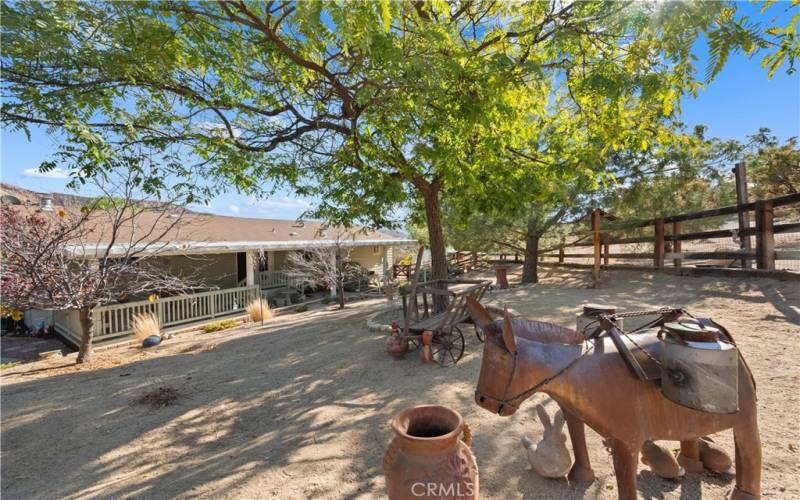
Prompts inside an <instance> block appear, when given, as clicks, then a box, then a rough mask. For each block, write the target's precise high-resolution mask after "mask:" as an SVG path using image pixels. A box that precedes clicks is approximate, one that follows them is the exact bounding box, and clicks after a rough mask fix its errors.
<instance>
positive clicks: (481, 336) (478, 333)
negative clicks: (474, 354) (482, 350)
mask: <svg viewBox="0 0 800 500" xmlns="http://www.w3.org/2000/svg"><path fill="white" fill-rule="evenodd" d="M472 326H473V327H474V328H475V336H476V337H478V340H479V341H481V342H483V341H484V340H486V335H484V333H483V328H481V327H479V326H478V325H475V324H473V325H472Z"/></svg>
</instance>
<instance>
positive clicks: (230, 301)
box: [54, 286, 259, 343]
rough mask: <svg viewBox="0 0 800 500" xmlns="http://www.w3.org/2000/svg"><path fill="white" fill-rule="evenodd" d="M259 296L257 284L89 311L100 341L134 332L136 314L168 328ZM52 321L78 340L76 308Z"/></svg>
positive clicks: (238, 307) (238, 308)
mask: <svg viewBox="0 0 800 500" xmlns="http://www.w3.org/2000/svg"><path fill="white" fill-rule="evenodd" d="M258 295H259V289H258V287H255V286H250V287H239V288H228V289H225V290H215V291H211V292H203V293H193V294H189V295H178V296H175V297H167V298H163V299H158V300H155V301H153V302H151V301H149V300H140V301H137V302H127V303H124V304H113V305H108V306H101V307H96V308H94V309H93V310H92V314H93V315H94V339H95V340H98V341H100V340H107V339H111V338H116V337H122V336H125V335H130V334H131V333H132V331H133V330H132V328H131V327H132V323H133V316H134V315H136V314H144V313H154V314H155V315H156V316H157V317H158V320H159V322H160V323H161V327H162V328H169V327H171V326H178V325H183V324H188V323H194V322H197V321H202V320H205V319H214V318H220V317H224V316H229V315H232V314H236V313H242V312H243V311H244V308H245V307H246V306H247V304H248V303H249V302H250V301H252V300H253V299H255V298H256V297H258ZM54 323H55V327H56V329H58V330H59V331H60V332H61V333H62V334H64V335H66V336H67V337H69V338H70V339H71V340H73V341H74V342H75V343H78V342H79V341H80V338H81V334H80V332H81V328H80V321H79V315H78V311H77V310H69V311H58V312H56V313H55V314H54Z"/></svg>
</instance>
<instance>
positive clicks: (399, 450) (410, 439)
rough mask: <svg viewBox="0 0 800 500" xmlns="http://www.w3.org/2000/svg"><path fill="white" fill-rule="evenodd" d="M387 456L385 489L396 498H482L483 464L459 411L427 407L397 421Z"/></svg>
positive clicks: (408, 411)
mask: <svg viewBox="0 0 800 500" xmlns="http://www.w3.org/2000/svg"><path fill="white" fill-rule="evenodd" d="M392 430H393V431H394V434H395V436H394V439H393V440H392V442H391V444H390V445H389V448H388V449H387V450H386V453H385V454H384V456H383V472H384V474H385V476H386V493H387V494H388V496H389V498H390V499H392V500H394V499H418V498H453V499H456V498H458V499H465V498H466V499H474V498H478V465H477V463H476V462H475V456H474V455H473V454H472V450H470V446H472V434H471V432H470V429H469V426H468V425H467V424H466V422H464V419H463V418H461V415H459V414H458V412H456V411H455V410H452V409H450V408H447V407H446V406H438V405H424V406H415V407H413V408H407V409H405V410H403V411H401V412H400V413H398V414H397V415H396V416H395V417H394V419H393V420H392Z"/></svg>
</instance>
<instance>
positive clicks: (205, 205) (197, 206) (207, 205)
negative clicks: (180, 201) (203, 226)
mask: <svg viewBox="0 0 800 500" xmlns="http://www.w3.org/2000/svg"><path fill="white" fill-rule="evenodd" d="M187 207H189V208H191V209H192V210H214V205H212V204H211V202H210V201H204V202H201V203H189V204H188V205H187Z"/></svg>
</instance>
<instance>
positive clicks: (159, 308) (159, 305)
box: [156, 299, 164, 326]
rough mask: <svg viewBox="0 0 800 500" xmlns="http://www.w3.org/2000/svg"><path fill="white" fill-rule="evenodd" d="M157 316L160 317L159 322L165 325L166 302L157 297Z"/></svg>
mask: <svg viewBox="0 0 800 500" xmlns="http://www.w3.org/2000/svg"><path fill="white" fill-rule="evenodd" d="M156 316H157V317H158V324H159V325H162V326H163V325H164V303H163V302H161V301H160V300H158V299H156Z"/></svg>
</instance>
